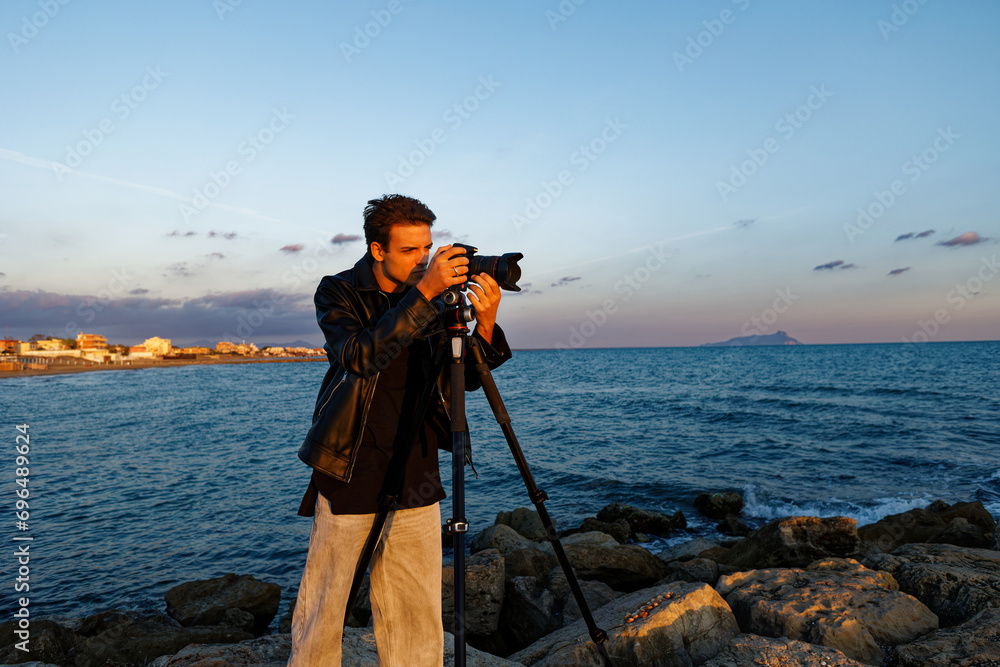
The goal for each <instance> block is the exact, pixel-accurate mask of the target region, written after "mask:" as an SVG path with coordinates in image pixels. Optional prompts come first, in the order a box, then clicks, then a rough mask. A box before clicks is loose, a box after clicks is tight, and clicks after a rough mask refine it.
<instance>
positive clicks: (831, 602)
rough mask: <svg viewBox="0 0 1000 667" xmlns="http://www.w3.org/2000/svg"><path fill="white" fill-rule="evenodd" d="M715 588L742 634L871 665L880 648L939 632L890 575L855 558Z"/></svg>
mask: <svg viewBox="0 0 1000 667" xmlns="http://www.w3.org/2000/svg"><path fill="white" fill-rule="evenodd" d="M716 590H717V591H718V592H719V594H720V595H721V596H722V597H724V598H725V599H726V602H728V603H729V606H730V608H731V609H732V610H733V614H734V615H735V616H736V620H737V621H738V622H739V625H740V629H741V630H742V631H743V632H747V633H752V634H757V635H763V636H766V637H787V638H789V639H797V640H802V641H807V642H809V643H811V644H822V645H823V646H829V647H831V648H835V649H837V650H839V651H841V652H842V653H844V655H846V656H847V657H849V658H852V659H854V660H858V661H860V662H864V663H866V664H869V665H881V664H882V662H883V660H885V658H886V657H887V656H886V655H885V654H884V653H883V651H882V648H881V647H880V646H879V644H888V645H891V646H895V645H897V644H905V643H906V642H910V641H913V640H914V639H916V638H918V637H920V636H922V635H925V634H927V633H928V632H931V631H932V630H936V629H937V627H938V619H937V616H935V615H934V614H933V613H932V612H931V610H930V609H928V608H927V607H926V606H924V605H923V604H922V603H921V602H920V601H919V600H917V599H916V598H913V597H911V596H909V595H907V594H905V593H901V592H899V590H897V586H896V582H895V581H894V580H893V578H892V577H891V576H888V575H887V574H886V573H885V572H876V571H874V570H869V569H868V568H866V567H864V566H862V565H861V564H860V563H858V562H857V561H856V560H853V559H829V560H823V561H817V562H815V563H813V564H812V565H810V566H809V567H808V568H806V569H805V570H799V569H774V570H752V571H749V572H737V573H736V574H732V575H727V576H723V577H722V578H721V579H720V580H719V584H718V586H716Z"/></svg>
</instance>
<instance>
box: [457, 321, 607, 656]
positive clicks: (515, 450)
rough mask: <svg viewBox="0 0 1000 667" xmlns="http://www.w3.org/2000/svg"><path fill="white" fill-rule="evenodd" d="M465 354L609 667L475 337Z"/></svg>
mask: <svg viewBox="0 0 1000 667" xmlns="http://www.w3.org/2000/svg"><path fill="white" fill-rule="evenodd" d="M468 354H469V355H470V356H471V358H472V359H471V360H472V362H473V368H474V369H475V370H476V372H477V373H478V374H479V377H480V379H481V381H482V384H483V393H485V394H486V399H487V400H488V401H489V403H490V408H491V409H492V410H493V416H494V417H495V418H496V420H497V424H499V425H500V430H502V431H503V435H504V438H506V440H507V445H508V446H509V447H510V452H511V454H513V456H514V462H515V463H516V464H517V469H518V471H520V473H521V479H522V480H524V486H525V487H526V488H527V489H528V496H529V497H530V498H531V502H532V503H533V504H534V506H535V509H536V510H537V511H538V518H539V519H541V521H542V526H544V527H545V534H546V536H547V537H548V538H549V542H551V543H552V549H553V551H555V554H556V558H557V559H558V560H559V565H560V566H561V567H562V569H563V572H565V573H566V579H567V581H568V582H569V587H570V590H571V591H572V592H573V597H574V598H576V602H577V604H578V605H580V612H581V613H582V615H583V619H584V622H585V623H586V624H587V630H588V631H589V632H590V638H591V640H593V642H594V644H596V645H597V650H598V651H599V652H600V654H601V657H602V658H603V659H604V664H605V665H607V666H608V667H610V666H611V657H610V656H609V655H608V651H607V648H606V647H605V645H604V642H606V641H607V639H608V633H607V632H605V631H604V630H602V629H601V628H599V627H597V622H596V621H594V615H593V614H592V613H591V612H590V605H588V604H587V600H586V599H585V598H584V597H583V591H582V590H581V589H580V583H579V582H578V581H577V580H576V575H575V574H574V573H573V566H572V565H571V564H570V562H569V557H568V556H567V555H566V551H565V550H564V549H563V546H562V542H560V541H559V536H558V535H557V534H556V529H555V526H553V525H552V519H551V518H550V517H549V513H548V511H547V510H546V509H545V505H544V503H545V501H546V500H548V496H547V495H546V494H545V492H544V491H542V490H541V489H539V488H538V485H537V484H535V479H534V477H532V475H531V470H530V469H529V468H528V461H527V459H525V458H524V452H522V451H521V446H520V444H518V442H517V437H515V436H514V430H513V429H512V428H511V425H510V415H508V414H507V408H506V406H504V404H503V399H502V398H500V391H499V390H498V389H497V385H496V382H494V381H493V374H492V373H490V369H489V366H487V365H486V360H485V358H484V357H483V351H482V349H481V348H480V347H479V341H477V340H476V339H475V338H470V340H469V345H468Z"/></svg>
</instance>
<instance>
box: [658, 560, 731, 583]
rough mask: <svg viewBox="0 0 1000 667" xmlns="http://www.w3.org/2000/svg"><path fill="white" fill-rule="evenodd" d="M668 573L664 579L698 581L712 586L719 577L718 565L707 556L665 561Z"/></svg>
mask: <svg viewBox="0 0 1000 667" xmlns="http://www.w3.org/2000/svg"><path fill="white" fill-rule="evenodd" d="M667 567H669V568H670V574H668V575H667V577H666V581H668V582H669V581H700V582H703V583H706V584H708V585H709V586H714V585H715V582H716V581H718V579H719V566H718V564H716V562H715V561H712V560H708V559H707V558H694V559H692V560H688V561H676V562H673V563H667Z"/></svg>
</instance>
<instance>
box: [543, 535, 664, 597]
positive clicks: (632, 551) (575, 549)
mask: <svg viewBox="0 0 1000 667" xmlns="http://www.w3.org/2000/svg"><path fill="white" fill-rule="evenodd" d="M562 544H563V548H564V549H565V551H566V556H567V557H568V558H569V562H570V564H571V565H572V566H573V571H574V572H575V573H576V576H577V577H579V578H580V579H596V580H598V581H603V582H604V583H606V584H607V585H608V586H611V588H614V589H616V590H619V591H626V592H629V591H635V590H639V589H641V588H645V587H647V586H651V585H653V584H654V583H656V582H657V581H659V580H660V579H662V578H663V577H665V576H666V575H667V572H668V569H667V565H666V563H664V562H663V561H661V560H660V559H659V558H657V557H656V556H654V555H653V554H652V553H650V552H649V551H648V550H646V549H643V548H642V547H640V546H636V545H622V544H618V542H617V541H616V540H615V538H613V537H611V536H610V535H607V534H605V533H598V532H592V533H579V534H577V535H570V536H569V537H567V538H566V539H565V540H563V542H562ZM544 546H545V547H546V551H547V552H548V553H552V551H553V550H552V545H551V544H546V545H544Z"/></svg>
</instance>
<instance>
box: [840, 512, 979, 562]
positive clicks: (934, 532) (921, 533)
mask: <svg viewBox="0 0 1000 667" xmlns="http://www.w3.org/2000/svg"><path fill="white" fill-rule="evenodd" d="M955 519H963V520H964V521H965V522H966V523H967V524H968V527H966V526H965V524H962V523H959V524H956V525H955V526H952V527H951V529H950V531H949V524H951V523H952V522H953V521H954V520H955ZM994 525H996V522H995V521H994V520H993V516H992V515H991V514H990V513H989V512H987V511H986V508H984V507H983V504H982V503H981V502H979V501H978V500H977V501H976V502H972V503H955V504H954V505H949V504H948V503H946V502H943V501H941V500H936V501H934V502H933V503H931V504H930V505H929V506H928V507H927V508H926V509H919V508H918V509H912V510H909V511H907V512H902V513H900V514H891V515H889V516H887V517H885V518H884V519H880V520H879V521H876V522H875V523H873V524H870V525H867V526H861V527H860V528H858V535H859V536H860V538H861V539H862V541H864V542H865V543H867V544H871V545H872V546H875V547H877V548H878V549H880V550H882V551H885V552H890V551H892V550H893V549H895V548H897V547H899V546H901V545H903V544H913V543H924V542H935V541H942V542H943V541H947V540H949V539H957V540H958V541H959V542H961V544H959V545H958V546H969V547H986V546H988V544H989V542H988V540H987V536H988V535H989V534H990V532H991V531H992V530H993V527H994ZM946 531H949V534H948V536H946V537H945V538H944V539H940V538H941V536H942V534H943V533H945V532H946ZM949 543H951V544H954V542H949Z"/></svg>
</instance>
